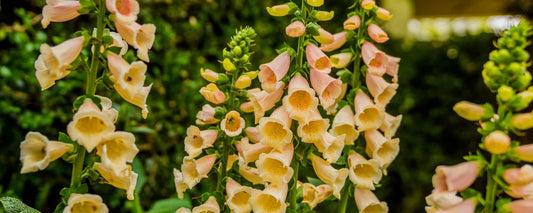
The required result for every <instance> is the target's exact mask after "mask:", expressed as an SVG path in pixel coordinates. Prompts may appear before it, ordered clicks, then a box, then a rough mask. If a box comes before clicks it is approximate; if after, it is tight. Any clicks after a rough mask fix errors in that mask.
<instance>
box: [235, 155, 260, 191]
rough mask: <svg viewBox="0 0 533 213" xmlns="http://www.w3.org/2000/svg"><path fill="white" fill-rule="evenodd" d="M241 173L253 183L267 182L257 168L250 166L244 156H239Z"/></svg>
mask: <svg viewBox="0 0 533 213" xmlns="http://www.w3.org/2000/svg"><path fill="white" fill-rule="evenodd" d="M239 174H240V175H241V176H242V177H243V178H244V179H246V180H247V181H250V182H251V183H252V184H253V185H256V184H264V183H265V181H264V180H263V178H262V177H261V176H259V171H258V170H257V168H254V167H250V166H248V164H247V163H245V162H244V159H243V158H242V157H239Z"/></svg>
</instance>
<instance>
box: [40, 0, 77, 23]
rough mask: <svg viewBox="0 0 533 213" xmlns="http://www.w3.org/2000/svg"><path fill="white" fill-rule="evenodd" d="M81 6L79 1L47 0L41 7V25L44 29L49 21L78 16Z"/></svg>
mask: <svg viewBox="0 0 533 213" xmlns="http://www.w3.org/2000/svg"><path fill="white" fill-rule="evenodd" d="M80 8H81V4H80V2H79V1H70V0H47V1H46V5H45V6H44V7H43V19H42V20H41V25H43V28H45V29H46V27H48V25H49V24H50V22H64V21H69V20H72V19H74V18H76V17H78V16H79V15H80V14H79V13H78V10H79V9H80Z"/></svg>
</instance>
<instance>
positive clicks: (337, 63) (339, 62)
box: [329, 53, 352, 69]
mask: <svg viewBox="0 0 533 213" xmlns="http://www.w3.org/2000/svg"><path fill="white" fill-rule="evenodd" d="M329 59H330V60H331V66H332V67H335V68H339V69H341V68H344V67H346V66H348V64H350V62H351V61H352V54H351V53H337V54H334V55H331V56H330V57H329Z"/></svg>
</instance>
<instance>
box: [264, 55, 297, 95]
mask: <svg viewBox="0 0 533 213" xmlns="http://www.w3.org/2000/svg"><path fill="white" fill-rule="evenodd" d="M290 63H291V57H290V56H289V54H288V53H287V52H283V53H281V54H279V55H278V56H276V58H274V60H272V61H271V62H269V63H266V64H261V66H259V70H260V71H259V74H258V77H259V81H260V82H261V88H263V90H265V91H267V92H268V93H272V92H274V91H275V90H276V89H277V85H276V84H277V83H278V81H280V80H281V79H282V78H283V77H285V75H286V74H287V72H288V71H289V65H290Z"/></svg>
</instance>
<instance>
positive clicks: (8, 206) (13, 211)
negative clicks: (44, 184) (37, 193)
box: [0, 197, 40, 213]
mask: <svg viewBox="0 0 533 213" xmlns="http://www.w3.org/2000/svg"><path fill="white" fill-rule="evenodd" d="M0 203H2V206H3V207H4V211H5V212H6V213H40V211H37V210H35V209H34V208H32V207H29V206H28V205H26V204H24V203H23V202H22V201H20V200H19V199H17V198H14V197H1V198H0Z"/></svg>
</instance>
